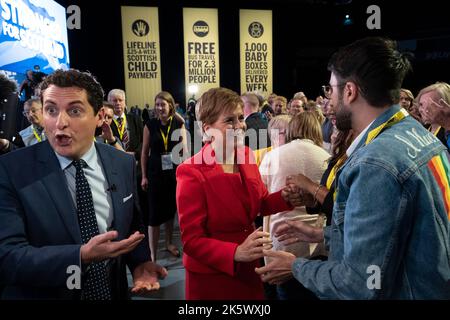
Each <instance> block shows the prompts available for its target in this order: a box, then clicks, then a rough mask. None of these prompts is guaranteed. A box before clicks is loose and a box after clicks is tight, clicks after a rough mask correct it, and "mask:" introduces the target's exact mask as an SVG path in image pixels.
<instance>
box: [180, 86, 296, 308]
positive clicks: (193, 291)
mask: <svg viewBox="0 0 450 320" xmlns="http://www.w3.org/2000/svg"><path fill="white" fill-rule="evenodd" d="M199 104H200V105H199V110H198V111H199V112H198V116H197V119H199V120H200V121H201V122H202V130H203V132H204V136H206V137H207V140H208V143H207V144H206V145H205V146H204V147H203V149H202V150H201V151H200V152H199V153H198V154H196V155H195V156H193V157H192V158H190V159H188V160H186V161H185V162H184V163H183V164H181V165H180V166H179V167H178V169H177V173H176V174H177V192H176V198H177V206H178V213H179V219H180V228H181V238H182V241H183V246H184V255H183V264H184V266H185V268H186V299H208V300H209V299H264V291H263V286H262V282H261V279H260V278H259V276H258V275H257V274H256V273H255V268H256V267H257V266H258V259H259V258H261V257H262V256H263V247H264V248H267V246H270V239H269V238H268V235H269V234H268V233H265V232H262V231H261V230H260V229H258V230H255V227H254V224H253V221H254V220H255V217H256V216H257V215H258V214H263V215H268V214H272V213H277V212H281V211H286V210H291V209H292V207H291V206H290V205H288V204H287V203H286V202H285V201H284V200H283V198H287V193H286V192H284V193H283V197H282V195H281V191H279V192H277V193H273V194H270V195H269V194H268V192H267V189H266V187H265V186H264V184H263V182H262V181H261V176H260V174H259V171H258V167H257V166H256V164H255V160H254V159H253V153H252V152H251V150H249V149H248V148H247V147H244V146H243V137H244V129H245V122H244V115H243V110H242V108H243V102H242V100H241V98H240V97H239V96H238V95H237V94H236V93H235V92H233V91H231V90H228V89H224V88H215V89H210V90H209V91H208V92H206V93H205V94H203V95H202V97H201V100H200V101H199Z"/></svg>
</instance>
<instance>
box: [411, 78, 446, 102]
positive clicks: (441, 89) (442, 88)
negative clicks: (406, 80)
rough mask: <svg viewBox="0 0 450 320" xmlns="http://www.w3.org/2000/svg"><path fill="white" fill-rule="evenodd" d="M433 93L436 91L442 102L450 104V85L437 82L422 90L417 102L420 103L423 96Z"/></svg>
mask: <svg viewBox="0 0 450 320" xmlns="http://www.w3.org/2000/svg"><path fill="white" fill-rule="evenodd" d="M431 91H436V92H437V93H438V94H439V96H440V97H441V99H442V100H444V101H445V102H447V104H450V85H449V84H448V83H446V82H436V83H435V84H432V85H430V86H428V87H425V88H423V89H422V90H420V92H419V94H418V95H417V97H416V100H417V102H419V101H420V97H421V96H422V95H424V94H425V93H428V92H431ZM436 103H439V101H436Z"/></svg>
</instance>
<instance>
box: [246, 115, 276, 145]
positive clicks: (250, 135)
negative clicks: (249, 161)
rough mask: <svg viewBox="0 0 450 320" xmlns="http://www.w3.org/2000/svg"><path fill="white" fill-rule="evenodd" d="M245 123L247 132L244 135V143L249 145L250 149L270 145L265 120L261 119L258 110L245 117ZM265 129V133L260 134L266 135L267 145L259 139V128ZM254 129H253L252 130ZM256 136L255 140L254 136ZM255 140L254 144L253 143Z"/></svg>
mask: <svg viewBox="0 0 450 320" xmlns="http://www.w3.org/2000/svg"><path fill="white" fill-rule="evenodd" d="M245 124H246V125H247V132H246V137H245V145H246V146H247V147H250V148H251V149H252V150H258V149H262V148H267V147H270V139H269V135H268V132H267V125H268V123H267V120H265V119H263V117H262V116H261V114H260V113H259V112H255V113H252V114H251V115H249V116H248V117H247V119H245ZM262 129H264V130H266V134H265V135H263V134H261V136H262V137H263V136H266V137H267V138H266V139H267V140H266V141H267V145H266V144H265V143H263V141H261V140H262V139H260V132H259V131H260V130H262ZM253 130H254V131H253ZM254 137H256V140H255V138H254ZM255 142H256V145H255Z"/></svg>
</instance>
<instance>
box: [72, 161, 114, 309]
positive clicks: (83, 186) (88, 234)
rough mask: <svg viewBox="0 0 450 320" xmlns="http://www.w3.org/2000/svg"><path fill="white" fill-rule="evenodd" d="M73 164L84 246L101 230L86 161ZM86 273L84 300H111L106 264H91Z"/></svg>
mask: <svg viewBox="0 0 450 320" xmlns="http://www.w3.org/2000/svg"><path fill="white" fill-rule="evenodd" d="M72 164H73V166H74V167H75V168H76V169H77V173H76V176H75V186H76V197H77V213H78V222H79V224H80V232H81V240H82V241H83V244H84V243H87V242H88V241H89V240H90V239H91V238H92V237H94V236H96V235H98V234H99V230H98V225H97V218H96V216H95V210H94V202H93V200H92V192H91V188H90V186H89V183H88V181H87V179H86V177H85V175H84V172H83V168H85V167H86V166H87V164H86V162H85V161H84V160H75V161H73V162H72ZM86 273H87V275H86V279H85V281H84V283H83V287H82V299H84V300H111V290H110V287H109V281H108V274H107V271H106V266H105V263H104V262H94V263H91V264H90V265H89V267H88V269H87V272H86Z"/></svg>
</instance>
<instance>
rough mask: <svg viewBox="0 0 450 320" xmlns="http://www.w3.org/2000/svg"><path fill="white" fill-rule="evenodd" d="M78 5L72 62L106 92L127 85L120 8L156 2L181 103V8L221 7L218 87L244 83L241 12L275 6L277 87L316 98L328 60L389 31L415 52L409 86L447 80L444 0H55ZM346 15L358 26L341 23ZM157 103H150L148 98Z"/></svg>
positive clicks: (449, 47) (166, 62)
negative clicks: (374, 10) (377, 20)
mask: <svg viewBox="0 0 450 320" xmlns="http://www.w3.org/2000/svg"><path fill="white" fill-rule="evenodd" d="M57 2H58V3H60V4H61V5H63V6H65V7H67V6H69V5H71V4H76V5H78V6H79V7H80V8H81V29H80V30H69V50H70V60H71V66H72V67H73V68H78V69H81V70H89V71H91V72H92V73H93V74H94V75H96V76H97V78H98V79H99V81H100V82H101V83H102V84H103V86H104V88H105V91H107V90H109V89H111V88H124V74H123V54H122V30H121V16H120V6H122V5H129V6H157V7H159V23H160V41H161V70H162V75H161V76H162V88H163V90H167V91H169V92H171V93H172V94H173V95H174V97H175V99H177V100H178V101H179V102H181V103H184V55H183V16H182V8H183V7H205V8H218V9H219V11H218V12H219V41H220V74H221V85H222V86H223V87H228V88H230V89H233V90H235V91H237V92H239V90H240V84H239V79H240V76H239V72H240V70H239V9H271V10H273V58H274V61H273V75H274V83H273V88H274V92H275V93H277V94H280V95H284V96H286V97H291V96H292V95H293V93H295V92H297V91H304V92H305V93H306V95H307V96H309V97H311V98H315V97H316V96H317V95H319V94H320V93H321V92H320V87H321V85H322V84H325V83H327V82H328V79H329V72H328V71H327V68H326V66H327V62H328V59H329V57H330V55H331V54H332V53H333V52H334V51H335V50H336V49H337V48H339V47H340V46H342V45H345V44H347V43H350V42H351V41H353V40H356V39H358V38H362V37H365V36H389V37H391V38H393V39H395V40H398V41H399V44H400V47H401V48H403V49H407V48H409V50H410V51H412V53H413V54H414V58H413V67H414V72H413V73H412V74H410V75H409V76H408V77H407V79H406V80H405V83H404V87H407V88H410V89H412V91H413V92H414V93H415V94H416V93H417V90H419V89H420V88H421V87H424V86H426V85H428V84H431V83H433V82H435V81H446V82H450V19H449V18H448V10H446V9H445V7H444V6H445V5H444V1H435V0H429V1H427V2H426V3H425V4H422V5H418V4H415V3H412V1H376V0H373V1H366V0H353V1H351V0H276V1H272V0H259V1H247V0H241V1H231V0H228V1H222V0H214V1H213V0H210V1H202V0H197V1H194V0H191V1H188V0H184V1H182V0H173V1H171V0H165V1H156V0H155V1H152V0H145V1H143V0H122V1H120V0H111V1H108V2H107V3H106V2H103V1H102V2H97V1H94V0H89V1H86V0H78V1H76V0H57ZM371 4H376V5H378V6H379V7H380V8H381V30H369V29H368V28H367V26H366V21H367V18H368V17H369V14H367V13H366V10H367V7H368V6H369V5H371ZM346 14H349V15H350V17H351V18H352V20H353V24H351V25H344V23H343V22H344V17H345V15H346ZM149 103H150V105H152V101H149Z"/></svg>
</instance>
